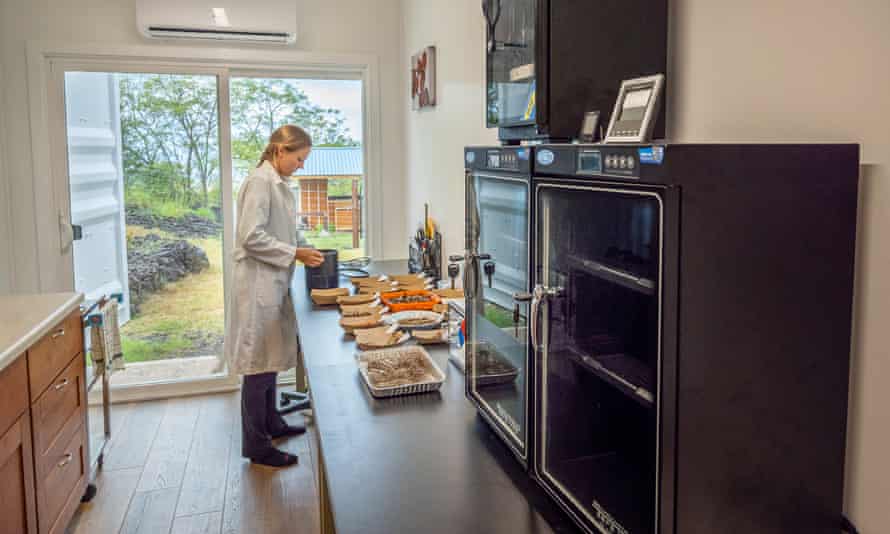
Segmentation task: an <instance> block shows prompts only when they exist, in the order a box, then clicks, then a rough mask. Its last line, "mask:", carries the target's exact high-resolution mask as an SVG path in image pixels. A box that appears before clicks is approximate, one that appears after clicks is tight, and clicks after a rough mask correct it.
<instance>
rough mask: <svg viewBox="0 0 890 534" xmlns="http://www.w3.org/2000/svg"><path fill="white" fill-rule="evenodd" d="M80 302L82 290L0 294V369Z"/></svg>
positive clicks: (81, 300)
mask: <svg viewBox="0 0 890 534" xmlns="http://www.w3.org/2000/svg"><path fill="white" fill-rule="evenodd" d="M81 302H83V294H82V293H45V294H41V295H9V296H0V371H2V370H3V369H5V368H6V366H7V365H9V364H10V363H12V362H13V361H15V359H16V358H17V357H19V356H20V355H21V354H22V353H23V352H25V350H27V349H28V347H30V346H31V345H33V344H34V343H35V342H37V341H38V340H39V339H40V338H42V337H43V336H44V335H45V334H46V333H47V332H49V331H50V329H51V328H52V327H54V326H55V325H56V324H58V323H59V321H61V320H62V319H64V318H65V317H67V316H68V314H69V313H71V312H72V311H74V310H75V309H77V307H78V305H79V304H80V303H81Z"/></svg>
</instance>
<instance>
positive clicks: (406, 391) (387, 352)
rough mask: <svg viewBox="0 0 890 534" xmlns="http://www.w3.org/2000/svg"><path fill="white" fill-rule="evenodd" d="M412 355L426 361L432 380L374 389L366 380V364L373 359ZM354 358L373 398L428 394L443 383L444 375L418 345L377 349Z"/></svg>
mask: <svg viewBox="0 0 890 534" xmlns="http://www.w3.org/2000/svg"><path fill="white" fill-rule="evenodd" d="M413 354H420V355H421V356H422V357H423V358H425V359H426V361H427V363H428V364H429V369H430V374H432V375H433V380H427V381H424V382H416V383H411V384H403V385H400V386H389V387H376V386H374V384H373V383H372V382H371V380H370V378H368V365H367V362H368V361H369V360H371V359H373V358H383V357H393V356H395V357H406V356H410V355H413ZM355 358H356V360H357V362H358V368H359V372H360V373H361V375H362V379H363V380H364V381H365V385H366V386H367V387H368V391H370V392H371V395H373V396H374V397H379V398H382V397H395V396H398V395H413V394H415V393H428V392H430V391H436V390H438V389H439V388H441V387H442V383H444V382H445V373H443V372H442V370H441V369H439V366H438V365H436V362H435V361H433V359H432V358H431V357H430V355H429V353H428V352H427V351H426V349H424V348H423V347H421V346H419V345H408V346H405V347H393V348H388V349H379V350H369V351H364V352H359V353H357V354H356V355H355Z"/></svg>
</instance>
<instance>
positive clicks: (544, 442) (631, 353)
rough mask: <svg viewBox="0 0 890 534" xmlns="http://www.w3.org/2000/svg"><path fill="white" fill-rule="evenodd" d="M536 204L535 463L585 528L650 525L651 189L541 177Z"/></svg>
mask: <svg viewBox="0 0 890 534" xmlns="http://www.w3.org/2000/svg"><path fill="white" fill-rule="evenodd" d="M537 202H538V204H537V206H538V210H539V211H538V219H537V221H538V224H537V226H536V235H537V239H538V241H537V246H538V249H537V250H538V253H537V262H536V265H537V282H538V283H539V284H541V285H542V286H544V288H545V289H546V290H547V294H548V295H549V296H548V297H545V298H546V300H545V301H544V302H543V308H542V314H541V316H540V317H541V329H540V349H541V362H540V371H539V373H540V375H539V376H540V390H539V391H540V394H541V400H540V409H541V411H540V421H539V423H540V443H539V447H540V448H539V450H538V471H539V473H540V474H542V476H543V478H544V480H545V481H546V482H547V483H548V484H549V485H550V486H551V487H553V488H554V489H555V490H556V491H557V492H558V493H559V494H560V495H561V496H562V498H563V499H564V500H567V501H568V503H569V504H570V505H571V506H573V507H574V508H576V509H577V510H578V511H579V512H580V514H579V515H582V516H583V517H584V518H586V521H587V522H588V523H589V524H590V525H591V527H596V528H598V529H600V530H602V531H603V532H632V533H634V534H640V533H654V532H656V530H655V528H656V497H657V495H656V493H657V476H658V475H657V473H658V409H657V406H658V394H659V380H658V378H659V368H660V367H659V362H660V339H661V335H660V332H661V317H660V314H661V299H660V290H661V289H660V273H661V226H662V225H661V219H662V208H661V200H660V197H659V196H658V195H657V194H656V193H654V192H647V191H643V190H639V191H636V190H632V189H606V188H602V189H599V188H593V187H586V188H585V187H571V186H558V185H542V186H539V188H538V190H537ZM536 334H537V333H536Z"/></svg>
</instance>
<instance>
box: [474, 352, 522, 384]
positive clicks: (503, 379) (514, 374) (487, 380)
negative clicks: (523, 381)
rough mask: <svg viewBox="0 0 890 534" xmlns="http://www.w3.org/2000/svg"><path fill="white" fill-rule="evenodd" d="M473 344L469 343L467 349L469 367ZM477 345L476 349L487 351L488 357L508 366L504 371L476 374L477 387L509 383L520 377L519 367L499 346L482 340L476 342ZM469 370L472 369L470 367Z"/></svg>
mask: <svg viewBox="0 0 890 534" xmlns="http://www.w3.org/2000/svg"><path fill="white" fill-rule="evenodd" d="M473 346H474V345H473V344H472V343H470V344H468V345H467V351H468V353H467V360H468V361H467V367H468V368H469V367H470V363H471V362H470V361H469V359H470V358H471V356H470V354H469V350H470V349H471V348H472V347H473ZM475 347H476V350H478V351H485V352H487V353H488V355H489V356H488V357H489V358H490V359H492V360H497V362H498V363H500V364H501V365H502V366H503V367H505V368H506V369H505V370H504V371H503V372H500V373H491V372H489V373H484V374H483V373H480V374H478V375H475V380H476V386H477V387H484V386H496V385H499V384H509V383H511V382H514V381H515V380H516V379H517V378H518V377H519V369H518V368H517V367H516V366H515V365H513V363H512V362H510V360H508V359H507V358H505V357H504V356H503V355H502V354H501V353H500V352H498V350H497V348H496V347H495V346H494V345H493V344H491V343H489V342H487V341H480V342H478V343H476V344H475ZM474 367H475V366H474ZM468 371H471V369H468Z"/></svg>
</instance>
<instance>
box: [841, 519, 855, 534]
mask: <svg viewBox="0 0 890 534" xmlns="http://www.w3.org/2000/svg"><path fill="white" fill-rule="evenodd" d="M841 530H843V531H844V532H848V533H849V534H859V531H858V530H857V529H856V525H854V524H853V522H852V521H850V520H849V519H848V518H847V516H846V515H841Z"/></svg>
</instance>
